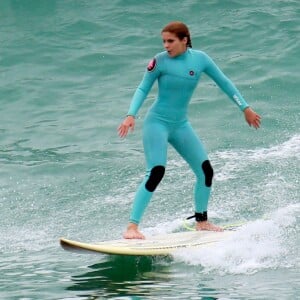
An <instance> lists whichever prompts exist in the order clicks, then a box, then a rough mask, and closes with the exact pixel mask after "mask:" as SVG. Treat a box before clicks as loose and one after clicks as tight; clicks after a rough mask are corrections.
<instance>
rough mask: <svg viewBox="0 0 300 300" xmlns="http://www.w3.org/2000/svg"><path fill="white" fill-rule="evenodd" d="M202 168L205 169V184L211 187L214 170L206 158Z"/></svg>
mask: <svg viewBox="0 0 300 300" xmlns="http://www.w3.org/2000/svg"><path fill="white" fill-rule="evenodd" d="M202 170H203V172H204V175H205V185H206V186H207V187H211V185H212V179H213V176H214V170H213V168H212V166H211V164H210V162H209V160H205V161H204V162H203V163H202Z"/></svg>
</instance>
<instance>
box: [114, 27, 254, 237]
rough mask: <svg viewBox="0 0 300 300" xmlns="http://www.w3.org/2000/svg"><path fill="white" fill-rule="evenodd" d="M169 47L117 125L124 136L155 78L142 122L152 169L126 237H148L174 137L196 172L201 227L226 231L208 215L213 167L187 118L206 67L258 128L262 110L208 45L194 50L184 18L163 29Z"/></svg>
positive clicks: (152, 65)
mask: <svg viewBox="0 0 300 300" xmlns="http://www.w3.org/2000/svg"><path fill="white" fill-rule="evenodd" d="M161 36H162V40H163V45H164V48H165V50H166V51H164V52H162V53H159V54H157V55H156V56H155V58H154V59H152V60H151V61H150V62H149V64H148V67H147V70H146V72H145V75H144V78H143V80H142V82H141V83H140V85H139V86H138V88H137V90H136V91H135V94H134V96H133V99H132V101H131V104H130V107H129V111H128V114H127V116H126V118H125V119H124V121H123V122H122V123H121V125H120V126H119V128H118V132H119V136H120V137H121V138H123V137H125V136H126V135H127V133H128V131H129V129H130V130H131V131H133V129H134V125H135V116H136V114H137V112H138V110H139V109H140V107H141V106H142V104H143V102H144V100H145V99H146V97H147V95H148V93H149V91H150V89H151V87H152V85H153V83H154V82H155V80H157V81H158V96H157V99H156V101H155V102H154V103H153V105H152V106H151V108H150V109H149V111H148V113H147V115H146V118H145V121H144V126H143V145H144V151H145V158H146V164H147V172H146V176H145V178H144V180H143V182H142V183H141V184H140V186H139V188H138V190H137V193H136V196H135V199H134V202H133V208H132V212H131V215H130V220H129V224H128V227H127V230H126V231H125V232H124V234H123V237H124V238H126V239H144V238H145V237H144V235H143V234H142V233H141V232H140V231H139V229H138V225H139V223H140V220H141V218H142V215H143V213H144V211H145V209H146V207H147V205H148V203H149V201H150V199H151V197H152V195H153V192H154V191H155V189H156V187H157V186H158V184H159V183H160V181H161V179H162V178H163V176H164V172H165V166H166V161H167V146H168V143H170V144H171V145H172V146H173V147H174V148H175V149H176V151H177V152H178V153H179V154H180V155H181V156H182V157H183V158H184V159H185V160H186V162H187V163H188V164H189V165H190V167H191V169H192V170H193V172H194V173H195V175H196V184H195V188H194V201H195V215H194V216H193V217H195V218H196V230H212V231H221V230H222V229H221V228H220V227H218V226H216V225H214V224H212V223H211V222H209V221H208V218H207V204H208V199H209V195H210V190H211V185H212V178H213V169H212V166H211V164H210V162H209V160H208V157H207V153H206V151H205V149H204V147H203V145H202V142H201V141H200V139H199V138H198V136H197V135H196V133H195V132H194V130H193V128H192V127H191V124H190V123H189V121H188V119H187V107H188V104H189V102H190V99H191V96H192V94H193V91H194V89H195V88H196V86H197V84H198V81H199V79H200V76H201V73H202V72H204V73H206V74H207V75H208V76H209V77H211V78H212V79H213V80H214V81H215V82H216V83H217V85H218V86H219V87H220V88H221V89H222V90H223V92H225V93H226V94H227V96H228V97H229V98H230V99H231V100H232V101H233V102H234V103H235V104H236V105H237V106H238V107H239V108H240V110H241V111H243V112H244V116H245V119H246V121H247V123H248V124H249V125H250V126H253V127H254V128H256V129H257V128H259V126H260V116H259V115H258V114H257V113H255V112H254V111H253V110H252V109H251V108H250V107H249V105H248V104H247V103H246V101H245V100H244V99H243V97H242V96H241V94H240V92H239V91H238V90H237V88H236V87H235V86H234V84H233V83H232V82H231V81H230V80H229V79H228V78H227V77H226V76H225V75H224V74H223V73H222V71H221V70H220V69H219V68H218V67H217V65H216V64H215V63H214V62H213V60H212V59H211V58H210V57H209V56H208V55H207V54H206V53H204V52H203V51H198V50H193V49H191V48H192V43H191V38H190V33H189V29H188V28H187V26H186V25H185V24H183V23H181V22H171V23H169V24H168V25H167V26H165V27H164V28H163V30H162V32H161Z"/></svg>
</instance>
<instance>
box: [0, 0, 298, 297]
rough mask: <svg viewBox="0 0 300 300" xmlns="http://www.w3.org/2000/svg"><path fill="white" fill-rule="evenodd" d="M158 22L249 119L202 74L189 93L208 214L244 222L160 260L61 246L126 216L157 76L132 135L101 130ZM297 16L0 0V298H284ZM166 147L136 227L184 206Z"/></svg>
mask: <svg viewBox="0 0 300 300" xmlns="http://www.w3.org/2000/svg"><path fill="white" fill-rule="evenodd" d="M172 20H181V21H183V22H185V23H187V24H188V26H189V27H190V30H191V34H192V42H193V47H194V48H195V49H201V50H204V51H206V52H207V53H208V54H209V55H210V56H212V57H213V58H214V60H215V61H216V62H217V64H218V65H219V66H220V67H221V69H222V70H223V71H224V72H225V73H226V74H227V75H228V76H229V77H230V78H231V79H232V80H233V82H234V83H235V84H236V85H237V86H238V88H239V89H240V91H241V92H242V94H243V95H244V97H245V98H246V100H247V101H248V102H249V103H250V104H251V106H253V108H254V109H255V110H256V111H257V112H258V113H259V114H261V116H262V127H261V129H259V130H255V129H252V128H249V127H248V125H247V124H246V122H245V121H244V120H243V115H242V114H241V113H240V112H239V110H238V109H237V108H236V107H235V106H234V105H233V104H232V103H231V102H230V101H229V100H228V99H227V97H226V96H225V95H224V94H223V93H222V92H220V90H219V89H218V88H217V87H216V86H215V84H214V83H213V82H212V81H211V80H210V79H209V78H207V77H205V76H204V77H203V79H202V81H201V83H200V85H199V87H198V88H197V90H196V91H195V94H194V97H193V100H192V102H191V104H190V113H189V115H190V121H191V122H192V124H193V126H194V128H195V129H196V131H197V132H198V134H199V136H200V137H201V138H202V140H203V142H204V143H205V146H206V148H207V150H208V153H209V157H210V160H211V162H212V164H213V166H214V169H215V174H216V175H215V181H214V185H213V193H212V197H211V199H210V202H209V215H210V218H211V219H212V220H213V221H214V222H216V223H218V224H226V223H235V222H245V224H244V225H243V226H241V227H240V228H239V229H238V230H237V231H236V233H235V234H234V235H233V237H232V238H230V239H228V240H226V241H223V242H222V243H221V244H219V245H214V246H212V247H211V248H210V249H209V250H208V249H204V250H201V251H182V252H180V253H177V254H176V255H175V256H174V257H173V258H168V259H166V258H160V259H158V258H153V259H151V258H147V257H146V258H138V257H118V256H117V257H110V256H106V255H93V254H75V253H70V252H66V251H64V250H63V249H61V248H60V246H59V243H58V240H59V237H61V236H65V237H69V238H72V239H77V240H85V241H100V240H105V239H114V238H119V237H120V236H121V233H122V231H123V230H124V228H125V226H126V224H127V220H128V216H129V212H130V207H131V203H132V198H133V196H134V193H135V190H136V187H137V185H138V184H139V182H140V180H141V179H142V178H143V175H144V158H143V149H142V143H141V126H142V120H143V117H144V115H145V112H146V110H147V108H148V107H149V105H151V103H152V102H153V99H154V98H155V92H156V90H157V89H156V87H154V88H153V90H152V91H151V93H150V94H149V97H148V100H147V101H146V102H145V104H144V106H143V107H142V109H141V111H140V113H139V118H138V119H137V125H136V129H135V132H134V133H133V134H130V135H129V136H128V137H127V138H126V139H124V140H120V139H119V138H118V136H117V132H116V128H117V126H118V125H119V123H120V122H121V121H122V119H123V117H124V115H125V114H126V112H127V109H128V105H129V102H130V100H131V97H132V94H133V92H134V90H135V88H136V86H137V85H138V83H139V81H140V80H141V78H142V75H143V72H144V70H145V66H146V65H147V63H148V61H149V60H150V59H151V58H152V57H153V56H154V55H155V54H156V53H158V52H160V51H162V50H163V49H162V43H161V38H160V30H161V28H162V27H163V26H164V25H165V24H166V23H168V22H169V21H172ZM299 20H300V4H299V1H297V0H285V1H284V0H281V1H279V0H273V1H268V0H266V1H257V0H249V1H242V0H226V1H221V0H211V1H196V0H186V1H178V0H173V1H167V0H157V1H148V0H145V1H137V0H128V1H125V0H111V1H100V0H98V1H87V0H81V1H79V0H77V1H76V0H68V1H67V0H65V1H56V0H51V1H48V0H2V1H1V2H0V70H1V71H0V104H1V106H0V120H1V122H0V253H1V256H0V299H5V300H10V299H11V300H12V299H24V300H25V299H26V300H28V299H68V300H70V299H158V298H160V299H202V300H212V299H219V300H233V299H235V300H236V299H245V300H246V299H247V300H249V299H250V300H251V299H280V300H282V299H299V297H300V290H299V283H300V282H299V278H300V272H299V257H300V255H299V244H300V242H299V212H300V204H299V191H300V186H299V174H300V162H299V159H300V131H299V128H300V126H299V125H300V124H299V112H300V109H299V94H300V85H299V70H300V68H299V57H300V51H299V50H300V42H299V40H300V38H299V37H300V22H299ZM168 157H169V160H168V165H167V172H166V176H165V178H164V180H163V181H162V183H161V185H160V186H159V188H158V189H157V192H156V194H155V196H154V198H153V199H152V201H151V203H150V205H149V207H148V209H147V212H146V214H145V216H144V219H143V222H142V224H141V229H142V230H143V231H144V232H145V234H157V233H162V232H172V231H174V230H180V228H181V227H182V220H184V218H185V217H187V216H189V215H190V214H192V213H193V199H192V186H193V182H194V178H193V174H192V173H191V171H190V169H189V168H188V167H187V165H186V164H185V163H184V162H183V161H182V160H181V159H180V157H179V156H178V154H177V153H176V152H175V151H174V150H173V149H171V148H170V149H169V153H168Z"/></svg>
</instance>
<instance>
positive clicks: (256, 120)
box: [244, 107, 261, 129]
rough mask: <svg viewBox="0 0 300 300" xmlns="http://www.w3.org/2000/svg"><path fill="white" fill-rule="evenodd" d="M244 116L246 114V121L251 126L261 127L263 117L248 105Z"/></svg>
mask: <svg viewBox="0 0 300 300" xmlns="http://www.w3.org/2000/svg"><path fill="white" fill-rule="evenodd" d="M244 116H245V119H246V122H247V123H248V124H249V126H253V127H254V128H255V129H257V128H259V127H260V120H261V117H260V115H258V114H257V113H256V112H255V111H254V110H252V109H251V108H250V107H247V108H246V109H245V110H244Z"/></svg>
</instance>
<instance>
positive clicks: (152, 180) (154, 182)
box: [145, 166, 165, 192]
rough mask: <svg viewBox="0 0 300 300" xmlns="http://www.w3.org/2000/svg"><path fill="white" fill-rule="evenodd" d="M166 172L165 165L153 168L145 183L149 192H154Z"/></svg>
mask: <svg viewBox="0 0 300 300" xmlns="http://www.w3.org/2000/svg"><path fill="white" fill-rule="evenodd" d="M164 174H165V167H164V166H155V167H153V168H152V169H151V172H150V176H149V178H148V180H147V182H146V184H145V187H146V189H147V190H148V191H149V192H154V191H155V189H156V187H157V186H158V184H159V183H160V181H161V180H162V178H163V177H164Z"/></svg>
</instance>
